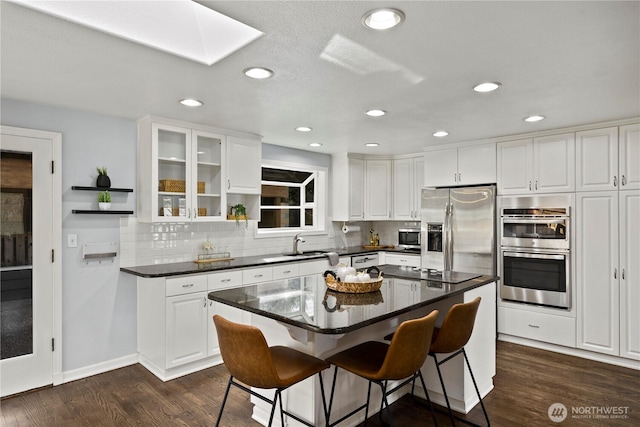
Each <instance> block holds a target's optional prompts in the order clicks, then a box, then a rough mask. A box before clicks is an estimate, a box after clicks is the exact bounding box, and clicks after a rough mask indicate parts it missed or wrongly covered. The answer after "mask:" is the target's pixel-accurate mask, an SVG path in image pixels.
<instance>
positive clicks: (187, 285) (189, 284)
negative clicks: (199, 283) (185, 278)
mask: <svg viewBox="0 0 640 427" xmlns="http://www.w3.org/2000/svg"><path fill="white" fill-rule="evenodd" d="M182 287H183V288H192V287H193V283H188V284H186V285H182Z"/></svg>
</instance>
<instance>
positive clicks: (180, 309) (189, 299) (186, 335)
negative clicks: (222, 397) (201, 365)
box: [165, 292, 209, 369]
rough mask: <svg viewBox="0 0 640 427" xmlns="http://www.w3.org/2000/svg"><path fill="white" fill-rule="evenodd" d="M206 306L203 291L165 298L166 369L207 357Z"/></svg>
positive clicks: (205, 296) (205, 295)
mask: <svg viewBox="0 0 640 427" xmlns="http://www.w3.org/2000/svg"><path fill="white" fill-rule="evenodd" d="M208 305H209V304H208V301H207V294H206V292H196V293H193V294H187V295H179V296H175V297H169V298H167V301H166V310H167V312H166V313H167V324H166V328H167V365H166V366H165V368H167V369H169V368H175V367H176V366H180V365H184V364H185V363H189V362H193V361H196V360H199V359H202V358H204V357H206V356H207V335H208V332H207V326H208V324H209V323H208V322H207V320H208V316H207V306H208Z"/></svg>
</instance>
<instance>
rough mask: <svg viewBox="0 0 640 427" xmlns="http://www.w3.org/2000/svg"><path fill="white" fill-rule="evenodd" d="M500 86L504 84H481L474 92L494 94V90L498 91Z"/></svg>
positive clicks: (474, 88) (475, 87)
mask: <svg viewBox="0 0 640 427" xmlns="http://www.w3.org/2000/svg"><path fill="white" fill-rule="evenodd" d="M500 86H502V84H501V83H498V82H486V83H480V84H479V85H476V86H474V87H473V90H475V91H476V92H481V93H486V92H493V91H494V90H496V89H498V88H499V87H500Z"/></svg>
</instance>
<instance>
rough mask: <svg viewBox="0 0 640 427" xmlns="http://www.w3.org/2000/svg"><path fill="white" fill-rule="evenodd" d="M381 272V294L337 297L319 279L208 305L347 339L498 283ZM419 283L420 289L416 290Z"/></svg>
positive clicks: (243, 289)
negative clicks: (446, 280) (367, 328)
mask: <svg viewBox="0 0 640 427" xmlns="http://www.w3.org/2000/svg"><path fill="white" fill-rule="evenodd" d="M381 269H382V271H383V272H385V275H386V276H387V278H386V279H385V280H384V281H383V283H382V287H381V288H380V290H379V291H377V292H371V293H363V294H348V293H340V292H335V291H332V290H330V289H328V288H327V286H326V285H325V282H324V278H323V277H322V275H321V274H315V275H310V276H302V277H298V278H293V279H284V280H278V281H273V282H268V283H261V284H258V285H248V286H239V287H237V288H232V289H227V290H221V291H214V292H209V299H211V300H213V301H217V302H220V303H222V304H227V305H230V306H232V307H236V308H239V309H241V310H246V311H249V312H251V313H255V314H258V315H261V316H265V317H268V318H271V319H274V320H277V321H279V322H282V323H286V324H289V325H292V326H296V327H299V328H302V329H306V330H309V331H312V332H317V333H321V334H343V333H347V332H352V331H355V330H357V329H360V328H362V327H365V326H368V325H371V324H374V323H377V322H380V321H382V320H385V319H389V318H392V317H396V316H398V315H400V314H403V313H407V312H410V311H413V310H417V309H419V308H421V307H424V306H427V305H430V304H433V303H435V302H437V301H440V300H443V299H446V298H450V297H452V296H455V295H458V294H461V293H464V292H466V291H469V290H471V289H474V288H477V287H480V286H483V285H486V284H488V283H491V282H494V281H495V280H497V278H496V277H492V276H478V277H476V278H474V279H470V280H466V281H464V282H461V283H457V284H453V283H443V282H438V281H431V280H419V278H418V277H417V276H416V274H418V275H419V274H420V272H417V273H416V272H413V271H412V269H409V268H407V267H396V266H382V267H381ZM407 279H409V280H407ZM416 279H418V280H419V286H415V285H412V283H413V284H416Z"/></svg>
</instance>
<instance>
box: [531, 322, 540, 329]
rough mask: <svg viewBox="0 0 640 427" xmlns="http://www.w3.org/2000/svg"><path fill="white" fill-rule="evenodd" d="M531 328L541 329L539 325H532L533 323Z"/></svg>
mask: <svg viewBox="0 0 640 427" xmlns="http://www.w3.org/2000/svg"><path fill="white" fill-rule="evenodd" d="M529 327H530V328H533V329H540V326H539V325H532V324H531V323H529Z"/></svg>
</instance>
